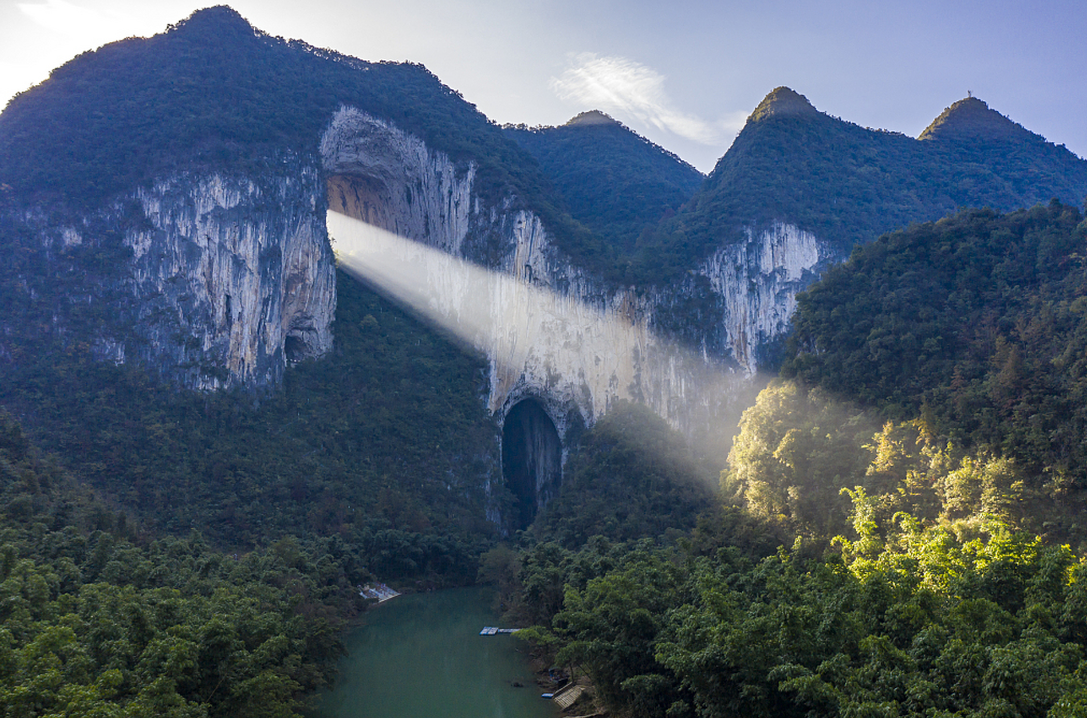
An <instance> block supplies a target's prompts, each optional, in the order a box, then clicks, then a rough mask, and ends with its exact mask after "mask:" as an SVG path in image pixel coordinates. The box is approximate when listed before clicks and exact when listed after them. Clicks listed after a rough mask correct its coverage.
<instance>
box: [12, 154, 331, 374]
mask: <svg viewBox="0 0 1087 718" xmlns="http://www.w3.org/2000/svg"><path fill="white" fill-rule="evenodd" d="M275 165H276V170H275V171H274V172H273V171H264V172H261V173H260V174H259V175H258V176H249V175H244V174H240V173H227V172H220V173H195V172H191V173H177V174H174V175H171V176H169V177H165V178H162V179H159V180H158V181H156V182H154V183H153V184H152V185H151V186H145V187H140V188H137V189H136V190H135V191H134V192H132V193H131V194H130V195H129V196H127V197H122V198H120V199H119V200H117V201H116V202H114V203H113V204H112V205H110V206H109V207H106V208H104V209H102V210H100V211H98V212H96V213H93V214H92V215H90V216H86V217H82V218H78V219H75V220H72V219H71V218H67V219H65V220H63V221H60V222H57V221H53V220H52V219H51V215H49V214H48V213H46V212H44V211H40V210H30V211H28V212H27V219H26V221H27V224H28V225H29V226H32V227H33V228H34V230H35V233H36V235H37V236H38V237H39V239H40V244H41V247H42V251H43V252H45V253H46V255H47V256H49V255H50V254H55V253H56V252H57V251H60V250H62V249H64V248H71V247H84V246H98V245H103V243H104V242H107V240H105V239H104V237H105V236H106V235H113V236H115V235H116V234H117V229H118V228H121V229H123V231H122V232H121V240H120V242H121V243H122V244H123V245H124V247H126V248H128V250H130V251H129V252H128V253H126V258H125V259H124V260H123V261H120V262H119V263H118V264H117V265H116V266H113V267H109V268H107V269H106V270H105V271H103V272H102V273H101V277H99V278H97V279H96V280H95V281H96V282H97V283H98V284H99V285H100V286H97V287H87V289H86V291H87V297H86V301H87V302H105V303H107V304H109V305H110V306H108V307H107V308H106V312H105V313H106V314H108V316H109V317H110V321H107V322H104V323H103V324H102V326H100V327H98V328H96V329H95V331H96V332H97V335H96V336H94V337H92V338H91V339H92V341H93V347H94V349H95V351H96V353H97V354H98V356H99V357H100V358H102V359H104V360H107V361H112V362H114V363H118V364H120V363H125V362H128V361H132V360H137V361H139V362H141V363H143V364H144V365H145V366H148V367H149V368H151V369H152V370H154V371H155V372H156V373H158V374H159V375H160V376H162V377H163V378H164V379H166V380H167V381H169V382H171V383H173V384H176V385H179V386H183V387H187V388H190V389H196V390H215V389H221V388H225V387H231V386H238V385H241V386H246V387H249V388H259V387H270V386H274V385H276V384H277V383H278V382H279V381H280V380H281V378H282V375H283V370H284V368H285V367H286V366H287V364H288V363H290V362H294V361H299V360H301V359H305V358H309V357H317V356H320V355H322V354H324V353H325V352H327V351H328V350H329V348H330V347H331V346H332V332H331V323H332V319H333V314H334V312H335V308H336V274H335V265H334V258H333V255H332V251H331V248H330V247H329V244H328V237H327V232H326V230H325V223H324V218H325V187H324V183H323V181H322V177H321V173H320V170H319V168H318V167H317V166H316V164H315V163H314V162H309V163H307V162H305V161H302V160H299V159H297V158H283V159H281V160H280V161H279V162H277V163H275ZM108 241H116V240H115V239H113V240H108ZM102 285H108V286H105V287H103V286H102ZM107 295H108V299H107V298H105V297H106V296H107ZM64 321H65V320H64V318H63V317H58V319H57V324H58V327H59V330H60V331H65V328H64V326H63V325H64Z"/></svg>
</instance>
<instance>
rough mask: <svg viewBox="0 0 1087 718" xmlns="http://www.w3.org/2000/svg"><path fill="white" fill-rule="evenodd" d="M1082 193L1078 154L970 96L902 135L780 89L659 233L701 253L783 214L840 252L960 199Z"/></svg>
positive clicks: (1076, 199) (1026, 202) (946, 209)
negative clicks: (918, 130) (915, 134)
mask: <svg viewBox="0 0 1087 718" xmlns="http://www.w3.org/2000/svg"><path fill="white" fill-rule="evenodd" d="M1085 196H1087V161H1084V160H1083V159H1080V158H1078V157H1076V156H1075V155H1074V154H1072V153H1071V152H1069V151H1068V150H1067V149H1065V148H1064V147H1063V146H1059V145H1053V144H1051V143H1049V142H1046V141H1045V139H1044V138H1042V137H1040V136H1038V135H1036V134H1033V133H1031V132H1029V131H1027V130H1025V129H1023V128H1022V127H1021V126H1019V125H1017V124H1015V123H1014V122H1012V121H1011V120H1008V119H1007V118H1005V117H1003V116H1002V115H1000V114H999V113H997V112H995V111H993V110H991V109H989V108H988V106H986V105H985V103H983V102H982V101H981V100H978V99H976V98H968V99H966V100H963V101H961V102H958V103H955V105H953V106H952V107H950V108H948V110H947V111H945V112H944V113H943V114H942V115H941V116H940V118H939V119H937V120H936V121H935V122H934V123H933V126H932V127H930V128H929V129H928V130H926V132H925V133H924V134H923V135H922V136H921V137H920V138H918V139H913V138H910V137H907V136H906V135H902V134H899V133H894V132H886V131H881V130H872V129H866V128H863V127H860V126H858V125H855V124H853V123H850V122H846V121H843V120H841V119H837V118H834V117H831V116H829V115H826V114H823V113H821V112H818V111H817V110H816V109H815V108H814V107H812V105H811V104H810V103H809V102H808V101H807V99H806V98H804V97H803V96H801V95H798V94H797V93H795V92H793V91H792V90H790V89H788V88H784V87H781V88H778V89H776V90H774V91H773V92H771V93H770V94H769V95H767V97H766V99H764V100H763V101H762V103H761V104H760V105H759V106H758V107H757V108H756V109H755V111H754V112H753V113H752V114H751V116H750V117H749V118H748V121H747V124H746V125H745V126H744V128H743V130H742V131H741V132H740V134H739V136H738V137H737V138H736V140H735V142H733V144H732V146H731V147H730V148H729V150H728V152H727V153H726V154H725V155H724V156H723V157H722V158H721V160H720V161H719V162H718V163H717V166H716V167H715V168H714V170H713V172H711V173H710V175H709V177H708V178H707V179H706V182H705V184H704V185H703V187H702V189H701V190H700V191H699V192H698V193H697V194H696V195H695V196H694V198H693V199H692V200H691V202H690V203H689V204H688V205H687V206H686V207H685V209H684V211H683V212H682V213H681V214H680V215H679V216H678V217H676V218H675V219H674V220H672V221H671V222H669V223H666V224H665V225H664V227H663V228H662V229H663V230H664V232H663V234H664V235H665V236H664V237H663V238H662V239H661V242H662V244H664V245H667V246H673V245H674V246H675V247H676V249H674V250H670V251H680V249H679V248H681V247H682V248H684V249H682V251H684V252H687V253H689V254H693V255H695V256H697V255H704V254H706V253H708V252H709V251H711V249H712V247H714V246H716V245H717V244H718V243H720V242H722V241H725V242H728V241H734V240H736V239H738V238H739V237H740V236H742V230H743V228H744V227H752V228H756V229H757V228H758V227H759V226H760V225H764V224H765V223H768V222H771V221H783V222H790V223H793V224H796V225H797V226H799V227H800V228H801V229H804V230H807V231H810V232H813V233H815V235H816V236H818V237H819V238H820V239H823V240H826V241H828V242H830V243H832V244H833V245H834V246H835V247H837V249H838V251H840V252H841V253H842V254H843V255H847V254H848V253H849V250H850V248H851V247H852V246H853V245H855V244H861V243H865V242H868V241H871V240H872V239H874V238H875V237H877V236H878V235H880V234H882V233H884V232H888V231H890V230H893V229H896V228H900V227H906V226H907V225H909V224H910V223H911V222H920V221H931V220H935V219H939V218H940V217H942V216H945V215H947V214H949V213H951V212H954V211H955V210H956V209H958V208H960V207H985V206H987V207H991V208H993V209H997V210H1001V211H1011V210H1015V209H1020V208H1023V207H1030V206H1033V205H1034V204H1037V203H1038V202H1048V201H1049V200H1050V199H1051V198H1057V199H1059V200H1060V201H1061V202H1064V203H1066V204H1072V205H1074V206H1078V205H1079V204H1080V203H1082V202H1083V200H1084V197H1085ZM668 235H670V236H668Z"/></svg>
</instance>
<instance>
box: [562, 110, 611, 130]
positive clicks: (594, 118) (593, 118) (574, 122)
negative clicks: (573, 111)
mask: <svg viewBox="0 0 1087 718" xmlns="http://www.w3.org/2000/svg"><path fill="white" fill-rule="evenodd" d="M618 124H619V122H618V121H617V120H616V119H615V118H613V117H612V116H611V115H608V114H606V113H603V112H601V111H600V110H589V111H588V112H582V113H581V114H579V115H576V116H575V117H572V118H570V120H569V121H568V122H567V123H566V125H565V126H566V127H587V126H589V125H618Z"/></svg>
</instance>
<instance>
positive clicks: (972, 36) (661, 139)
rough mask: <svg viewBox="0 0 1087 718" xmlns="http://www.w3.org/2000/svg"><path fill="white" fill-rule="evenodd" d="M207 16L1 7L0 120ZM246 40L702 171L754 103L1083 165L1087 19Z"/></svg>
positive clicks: (746, 16)
mask: <svg viewBox="0 0 1087 718" xmlns="http://www.w3.org/2000/svg"><path fill="white" fill-rule="evenodd" d="M207 4H208V3H193V2H192V1H191V0H190V1H188V2H181V1H177V0H155V1H154V2H148V1H147V0H139V1H136V0H0V103H6V101H7V99H8V98H9V97H10V96H11V95H13V94H14V93H16V92H19V91H21V90H23V89H26V88H27V87H29V86H31V85H33V84H35V83H37V82H40V81H41V80H43V79H44V78H45V77H47V76H48V74H49V71H50V70H51V69H52V68H54V67H57V66H59V65H61V64H62V63H64V62H65V61H66V60H68V59H70V58H71V57H73V56H75V55H77V54H79V53H80V52H83V51H86V50H90V49H94V48H97V47H99V46H101V45H102V44H105V43H107V42H110V41H113V40H117V39H120V38H123V37H129V36H133V35H139V36H146V35H152V34H155V33H158V32H162V31H163V30H164V29H165V27H166V25H167V24H169V23H172V22H176V21H178V20H180V19H182V18H184V17H186V16H188V15H189V14H191V13H192V12H193V11H194V10H196V9H198V8H200V7H205V6H206V5H207ZM230 4H231V6H232V7H234V8H235V9H236V10H238V12H240V13H241V14H242V15H243V16H245V17H246V18H247V19H248V20H249V21H250V22H251V23H252V24H253V25H255V26H256V27H258V28H260V29H262V30H264V31H266V32H269V33H271V34H273V35H281V36H283V37H288V38H300V39H302V40H305V41H306V42H309V43H310V44H313V45H318V46H322V47H329V48H333V49H335V50H338V51H340V52H343V53H346V54H349V55H354V56H356V57H360V58H362V59H366V60H411V61H413V62H421V63H423V64H424V65H426V66H427V67H428V68H429V69H430V70H431V71H432V72H434V73H435V74H436V75H437V76H438V77H439V78H441V80H442V81H443V82H445V83H446V84H447V85H449V86H450V87H453V88H454V89H456V90H458V91H460V92H461V93H462V94H463V95H464V97H465V98H466V99H468V100H469V101H470V102H473V103H475V104H476V105H477V106H478V107H479V109H480V110H481V111H483V112H484V113H485V114H486V115H487V116H488V117H490V118H491V119H493V120H495V121H496V122H503V123H504V122H515V123H521V122H523V123H525V124H528V125H538V124H544V125H554V124H561V123H562V122H565V121H566V120H567V119H569V118H570V117H572V116H573V115H575V114H577V113H578V112H581V111H584V110H588V109H601V110H604V111H605V112H608V113H609V114H611V115H612V116H613V117H615V118H616V119H618V120H620V121H621V122H623V123H624V124H626V125H628V126H629V127H631V128H632V129H634V130H635V131H637V132H638V133H640V134H642V135H644V136H646V137H648V138H649V139H651V140H653V141H654V142H656V143H658V144H660V145H662V146H664V147H666V148H667V149H669V150H671V151H673V152H675V153H676V154H678V155H679V156H681V157H683V158H684V159H685V160H687V161H688V162H690V163H691V164H693V165H695V166H696V167H697V168H699V169H700V170H702V171H704V172H705V171H709V170H710V169H711V168H712V167H713V164H714V162H715V161H716V160H717V158H719V157H720V156H721V155H722V154H724V152H725V150H726V149H727V148H728V146H729V144H730V143H731V142H732V139H733V138H734V137H735V134H736V132H737V131H738V130H739V129H740V127H742V125H743V121H744V119H745V118H746V116H747V115H748V114H749V113H750V112H751V110H752V109H754V107H755V105H757V104H758V102H759V100H761V99H762V97H763V96H764V95H765V94H766V93H767V92H769V91H770V90H772V89H773V88H774V87H777V86H779V85H787V86H789V87H791V88H793V89H794V90H796V91H797V92H800V93H801V94H803V95H805V96H807V98H808V99H809V100H810V101H811V102H812V103H813V104H814V105H815V106H816V107H817V108H818V109H820V110H822V111H824V112H826V113H828V114H831V115H834V116H838V117H842V118H843V119H846V120H850V121H852V122H856V123H857V124H860V125H862V126H866V127H878V128H882V129H889V130H895V131H898V132H904V133H906V134H908V135H911V136H914V137H916V136H917V135H918V134H919V133H920V132H921V131H922V130H923V129H924V128H925V126H926V125H927V124H928V123H929V122H931V121H932V119H934V118H935V117H936V116H937V115H938V114H939V113H940V112H941V111H943V109H944V108H945V107H947V106H948V105H950V104H951V103H952V102H955V101H956V100H959V99H962V98H963V97H965V96H966V94H967V92H968V91H971V92H973V94H974V96H976V97H980V98H981V99H983V100H985V101H986V102H988V103H989V106H990V107H992V108H993V109H995V110H997V111H999V112H1001V113H1002V114H1005V115H1007V116H1008V117H1010V118H1011V119H1013V120H1015V121H1016V122H1019V123H1020V124H1022V125H1024V126H1025V127H1027V128H1028V129H1030V130H1032V131H1034V132H1037V133H1039V134H1041V135H1043V136H1045V137H1046V138H1047V139H1049V140H1050V141H1053V142H1057V143H1062V144H1065V145H1066V146H1067V147H1068V148H1069V149H1071V150H1072V151H1073V152H1075V153H1076V154H1077V155H1079V156H1080V157H1087V117H1085V115H1087V78H1085V74H1087V72H1085V70H1087V42H1085V41H1084V38H1083V29H1084V28H1085V27H1087V2H1084V1H1083V0H1051V1H1049V2H1046V1H1045V0H1040V1H1036V2H1031V3H1027V2H1011V1H1008V0H988V1H986V2H980V1H974V0H963V1H956V0H942V1H941V2H930V1H928V0H924V1H916V2H895V1H894V0H889V1H888V0H885V1H882V2H872V0H864V1H863V2H862V1H853V0H719V1H717V2H708V1H700V2H685V1H684V0H674V2H672V3H662V2H659V0H657V1H654V2H646V1H643V0H633V1H626V2H619V1H618V0H536V1H532V0H472V1H468V2H458V1H457V0H381V1H380V2H376V1H371V0H307V1H306V2H298V1H297V0H236V1H235V2H232V3H230Z"/></svg>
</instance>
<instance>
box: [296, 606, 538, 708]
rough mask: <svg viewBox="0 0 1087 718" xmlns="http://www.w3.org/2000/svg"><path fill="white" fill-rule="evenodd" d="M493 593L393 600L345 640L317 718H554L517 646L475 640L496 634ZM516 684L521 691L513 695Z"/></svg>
mask: <svg viewBox="0 0 1087 718" xmlns="http://www.w3.org/2000/svg"><path fill="white" fill-rule="evenodd" d="M490 595H491V594H490V592H489V591H487V590H486V589H481V588H457V589H450V590H445V591H435V592H433V593H420V594H413V595H405V596H398V597H396V598H394V599H391V600H389V601H386V602H385V603H383V604H381V605H380V606H378V607H376V608H374V609H373V610H371V611H369V612H368V613H367V614H366V624H365V625H364V626H361V627H360V628H357V629H355V630H353V631H352V632H351V633H349V634H348V635H347V637H346V639H345V644H346V646H347V652H348V655H347V657H346V658H344V659H343V660H342V661H341V663H340V676H339V679H338V681H337V683H336V687H335V689H334V690H332V691H330V692H328V693H325V694H323V695H322V696H320V697H319V699H318V701H317V702H316V704H315V708H316V712H315V715H316V716H318V717H319V718H392V717H393V716H395V717H397V718H555V716H557V715H558V712H557V711H556V707H555V705H554V704H553V703H552V702H551V701H548V700H544V699H542V698H540V693H541V692H542V691H541V689H540V688H538V687H537V685H536V682H535V679H534V676H533V674H532V671H531V670H530V668H529V665H528V660H527V657H526V656H525V654H524V653H522V652H521V651H524V650H525V645H524V643H523V642H522V641H520V640H518V639H517V638H515V637H514V636H510V635H497V636H480V635H479V630H480V629H481V628H483V626H494V625H498V624H497V623H496V620H497V618H496V616H495V614H494V612H493V611H492V610H491V608H490V605H489V600H490ZM515 683H520V684H522V685H523V686H524V687H522V688H517V687H514V684H515Z"/></svg>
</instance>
